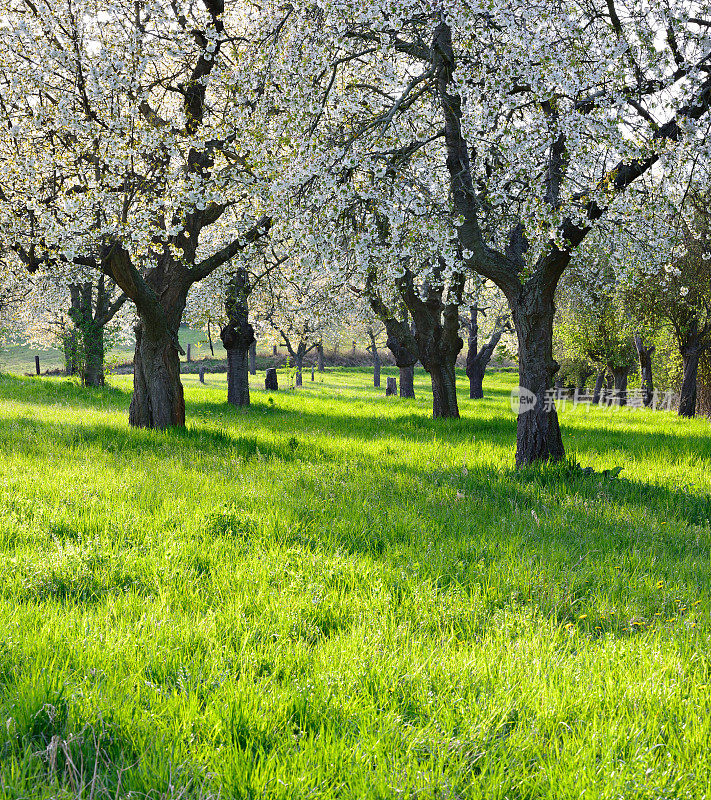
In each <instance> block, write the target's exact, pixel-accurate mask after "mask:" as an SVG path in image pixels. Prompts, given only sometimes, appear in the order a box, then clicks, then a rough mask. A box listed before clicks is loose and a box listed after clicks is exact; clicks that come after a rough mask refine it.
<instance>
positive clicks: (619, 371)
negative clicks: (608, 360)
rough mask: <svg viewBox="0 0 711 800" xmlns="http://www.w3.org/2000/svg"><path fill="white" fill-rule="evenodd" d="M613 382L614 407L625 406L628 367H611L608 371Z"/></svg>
mask: <svg viewBox="0 0 711 800" xmlns="http://www.w3.org/2000/svg"><path fill="white" fill-rule="evenodd" d="M610 372H611V373H612V376H613V380H614V388H613V398H614V400H613V402H614V403H615V405H619V406H626V405H627V379H628V377H629V374H630V368H629V367H612V368H611V369H610Z"/></svg>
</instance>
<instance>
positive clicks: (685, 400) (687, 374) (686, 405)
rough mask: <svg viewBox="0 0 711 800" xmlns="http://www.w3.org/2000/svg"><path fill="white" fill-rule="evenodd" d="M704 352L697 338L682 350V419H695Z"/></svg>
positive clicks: (680, 410) (680, 411)
mask: <svg viewBox="0 0 711 800" xmlns="http://www.w3.org/2000/svg"><path fill="white" fill-rule="evenodd" d="M702 352H703V347H701V346H700V343H699V341H698V340H697V338H696V337H691V338H690V340H688V341H687V342H686V343H685V345H684V347H682V349H681V357H682V361H683V364H684V377H683V378H682V381H681V396H680V398H679V416H680V417H693V416H695V415H696V379H697V376H698V372H699V359H700V358H701V353H702Z"/></svg>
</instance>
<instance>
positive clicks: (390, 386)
mask: <svg viewBox="0 0 711 800" xmlns="http://www.w3.org/2000/svg"><path fill="white" fill-rule="evenodd" d="M391 394H392V395H396V394H397V378H388V382H387V384H386V385H385V396H386V397H390V395H391Z"/></svg>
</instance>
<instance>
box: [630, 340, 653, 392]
mask: <svg viewBox="0 0 711 800" xmlns="http://www.w3.org/2000/svg"><path fill="white" fill-rule="evenodd" d="M634 346H635V348H636V350H637V355H638V356H639V371H640V374H641V376H642V401H643V403H644V405H645V406H647V407H649V406H651V405H652V402H653V399H654V380H653V378H652V354H653V353H654V350H655V347H654V345H650V346H649V347H645V344H644V341H643V340H642V337H641V336H640V335H639V334H638V333H636V334H635V335H634Z"/></svg>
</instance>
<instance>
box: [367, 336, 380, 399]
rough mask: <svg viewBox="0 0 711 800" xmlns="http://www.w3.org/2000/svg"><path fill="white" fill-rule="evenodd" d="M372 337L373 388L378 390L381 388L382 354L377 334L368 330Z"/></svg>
mask: <svg viewBox="0 0 711 800" xmlns="http://www.w3.org/2000/svg"><path fill="white" fill-rule="evenodd" d="M368 336H369V337H370V350H371V352H372V353H373V386H374V387H375V388H376V389H379V388H380V366H381V364H380V353H379V352H378V345H377V343H376V341H375V334H374V333H373V331H372V329H369V330H368Z"/></svg>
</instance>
